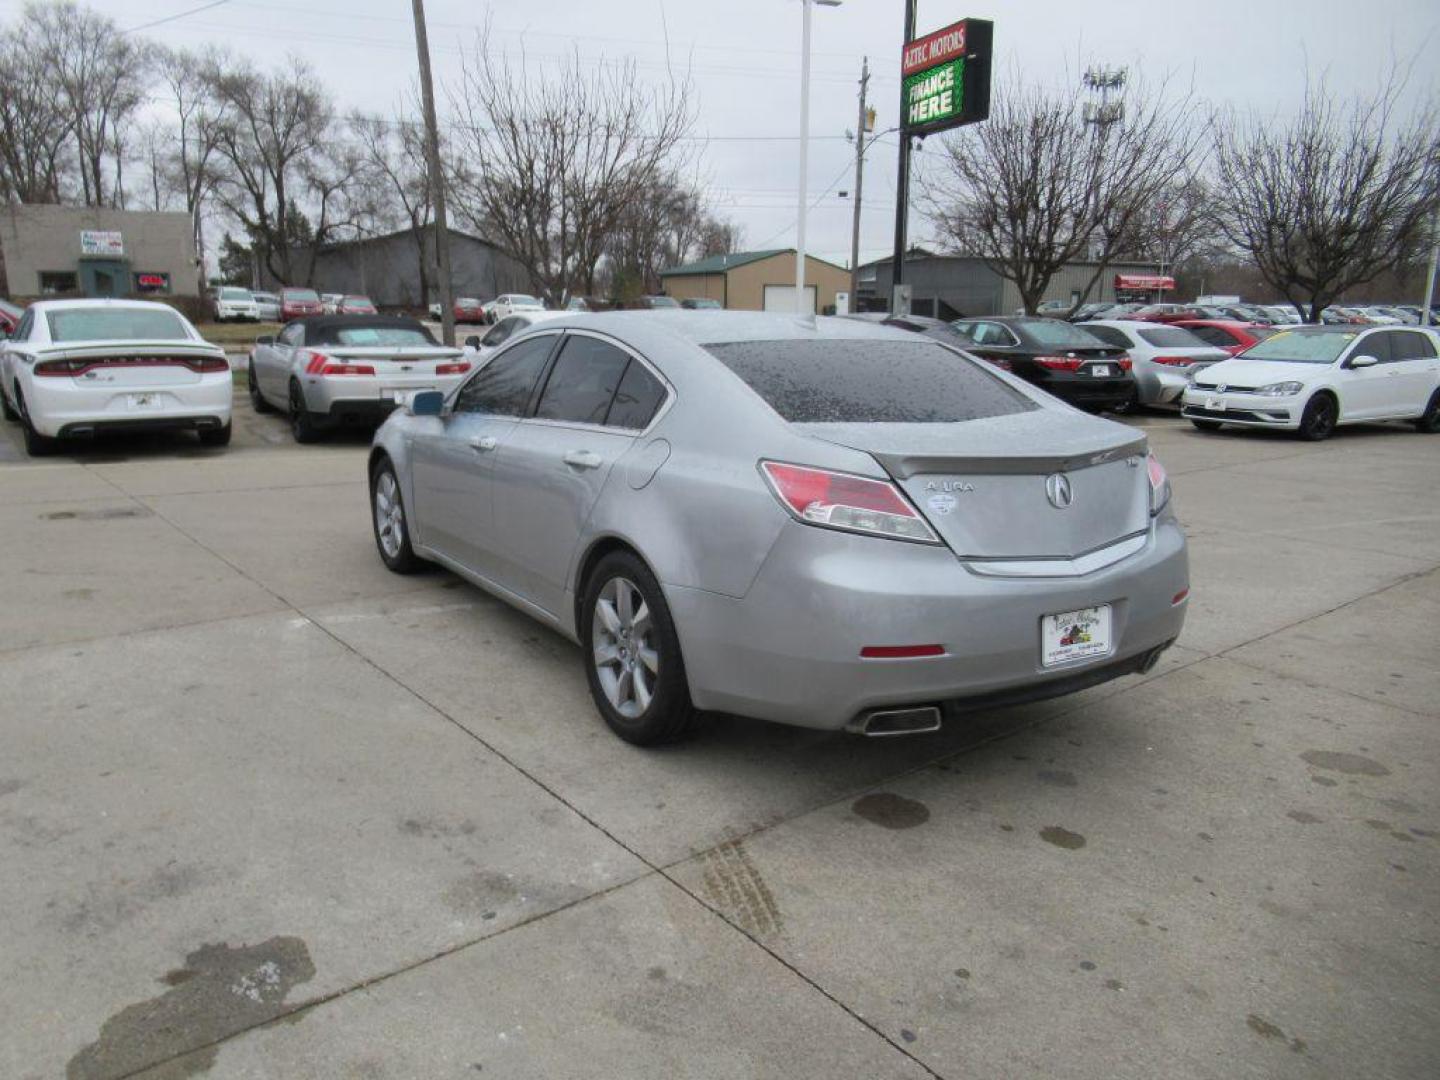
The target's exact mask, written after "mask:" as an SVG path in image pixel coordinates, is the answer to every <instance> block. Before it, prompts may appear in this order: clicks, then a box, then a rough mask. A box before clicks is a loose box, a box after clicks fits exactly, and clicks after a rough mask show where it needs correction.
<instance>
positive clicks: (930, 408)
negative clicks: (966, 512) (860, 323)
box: [706, 336, 1038, 424]
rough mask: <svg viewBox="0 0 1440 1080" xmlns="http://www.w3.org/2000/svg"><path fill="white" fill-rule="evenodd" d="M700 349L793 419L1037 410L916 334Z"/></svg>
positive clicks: (904, 418)
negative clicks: (902, 338) (900, 338)
mask: <svg viewBox="0 0 1440 1080" xmlns="http://www.w3.org/2000/svg"><path fill="white" fill-rule="evenodd" d="M706 350H707V351H708V352H710V353H711V354H713V355H714V356H715V357H717V358H718V359H719V360H720V362H721V363H723V364H724V365H725V366H726V367H727V368H729V369H730V370H731V371H733V372H734V373H735V374H736V375H738V376H739V377H740V378H741V379H743V380H744V381H745V383H746V384H747V385H748V386H749V387H750V389H752V390H754V391H755V392H756V393H757V394H759V395H760V396H761V397H762V398H764V399H765V402H766V404H768V405H769V406H770V407H771V408H772V409H774V410H775V411H776V412H777V413H779V414H780V416H781V417H783V418H784V419H786V420H789V421H791V422H792V423H797V424H806V423H840V424H845V423H851V424H854V423H861V424H937V423H956V422H958V421H961V420H977V419H980V418H982V417H987V416H1005V415H1009V414H1011V413H1019V412H1028V411H1030V410H1031V409H1035V408H1038V406H1036V405H1035V404H1034V403H1033V402H1031V401H1030V399H1029V398H1027V397H1025V396H1024V395H1023V394H1021V393H1020V391H1018V390H1015V389H1013V388H1011V387H1010V386H1008V385H1006V384H1005V383H1004V382H1002V381H1001V380H1000V379H998V378H996V377H995V376H994V375H992V374H990V373H989V372H988V371H985V370H984V369H983V368H982V367H981V365H980V364H979V363H977V362H974V361H967V360H966V359H965V358H963V357H961V356H957V355H956V354H955V353H954V352H953V351H951V350H950V349H947V348H945V347H943V346H941V345H937V344H935V343H934V342H931V341H926V340H924V339H923V338H921V337H918V336H917V337H916V338H915V339H913V340H911V341H895V340H885V339H876V338H864V339H851V340H845V339H833V338H832V339H828V340H823V341H740V342H729V343H724V344H715V345H707V346H706Z"/></svg>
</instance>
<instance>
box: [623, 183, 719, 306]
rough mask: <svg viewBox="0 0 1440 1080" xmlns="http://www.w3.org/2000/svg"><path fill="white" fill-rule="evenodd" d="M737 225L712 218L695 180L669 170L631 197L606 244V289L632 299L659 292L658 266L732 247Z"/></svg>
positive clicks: (717, 252) (713, 216) (662, 267)
mask: <svg viewBox="0 0 1440 1080" xmlns="http://www.w3.org/2000/svg"><path fill="white" fill-rule="evenodd" d="M735 232H736V230H735V228H734V226H732V225H730V223H729V222H726V221H722V220H721V219H719V218H718V217H716V216H715V215H714V214H713V213H712V212H711V211H710V209H709V208H708V207H707V206H706V204H705V197H704V193H703V191H702V190H701V188H700V186H699V184H698V183H692V182H687V181H684V180H682V179H681V178H680V177H679V176H677V175H675V174H673V173H670V174H665V175H663V176H661V177H659V178H657V179H656V180H655V182H654V183H653V184H651V185H650V187H649V190H648V191H646V192H644V193H643V194H642V196H641V197H640V198H638V199H635V200H632V201H631V202H630V203H629V204H628V205H627V206H625V207H624V209H623V210H622V211H621V214H620V217H619V218H618V220H617V221H616V223H615V227H614V229H613V230H612V231H611V233H610V237H609V240H608V242H607V243H606V245H605V268H606V272H607V277H608V279H609V293H610V295H612V296H615V297H618V298H620V299H626V300H628V299H633V298H634V297H635V296H638V295H641V294H642V293H654V292H659V291H660V271H662V270H664V269H665V268H666V267H668V266H674V265H676V264H678V263H683V262H685V261H687V260H689V259H692V258H703V257H705V256H706V255H712V254H722V252H720V251H715V250H712V249H713V248H715V247H717V246H720V247H724V248H725V250H726V251H730V250H733V247H732V246H730V245H731V241H732V240H733V239H734V237H735Z"/></svg>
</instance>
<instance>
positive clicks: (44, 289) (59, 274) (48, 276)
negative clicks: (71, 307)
mask: <svg viewBox="0 0 1440 1080" xmlns="http://www.w3.org/2000/svg"><path fill="white" fill-rule="evenodd" d="M79 291H80V281H79V279H78V278H76V276H75V271H73V270H41V271H40V293H41V295H43V296H54V295H55V294H56V293H73V292H79Z"/></svg>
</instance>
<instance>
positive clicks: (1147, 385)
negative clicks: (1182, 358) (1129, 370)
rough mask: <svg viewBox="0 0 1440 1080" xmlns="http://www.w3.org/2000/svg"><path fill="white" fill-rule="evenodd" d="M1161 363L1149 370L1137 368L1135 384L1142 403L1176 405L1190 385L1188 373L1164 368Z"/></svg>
mask: <svg viewBox="0 0 1440 1080" xmlns="http://www.w3.org/2000/svg"><path fill="white" fill-rule="evenodd" d="M1161 368H1162V366H1161V365H1159V364H1156V365H1153V366H1152V367H1151V368H1150V369H1149V370H1144V371H1141V370H1136V372H1135V386H1136V388H1137V389H1138V392H1139V396H1140V403H1141V404H1142V405H1176V404H1179V401H1180V396H1181V395H1182V394H1184V393H1185V388H1186V387H1187V386H1189V385H1190V378H1189V376H1188V375H1187V374H1183V373H1182V372H1177V371H1175V370H1162V369H1161Z"/></svg>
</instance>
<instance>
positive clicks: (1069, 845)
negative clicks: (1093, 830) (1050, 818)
mask: <svg viewBox="0 0 1440 1080" xmlns="http://www.w3.org/2000/svg"><path fill="white" fill-rule="evenodd" d="M1040 839H1041V840H1044V841H1045V842H1046V843H1047V844H1054V845H1055V846H1056V847H1058V848H1064V849H1065V850H1066V851H1079V850H1080V849H1081V848H1083V847H1084V846H1085V837H1083V836H1081V835H1080V834H1079V833H1078V832H1071V831H1070V830H1069V829H1062V828H1061V827H1060V826H1059V825H1047V826H1045V828H1043V829H1041V830H1040Z"/></svg>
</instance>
